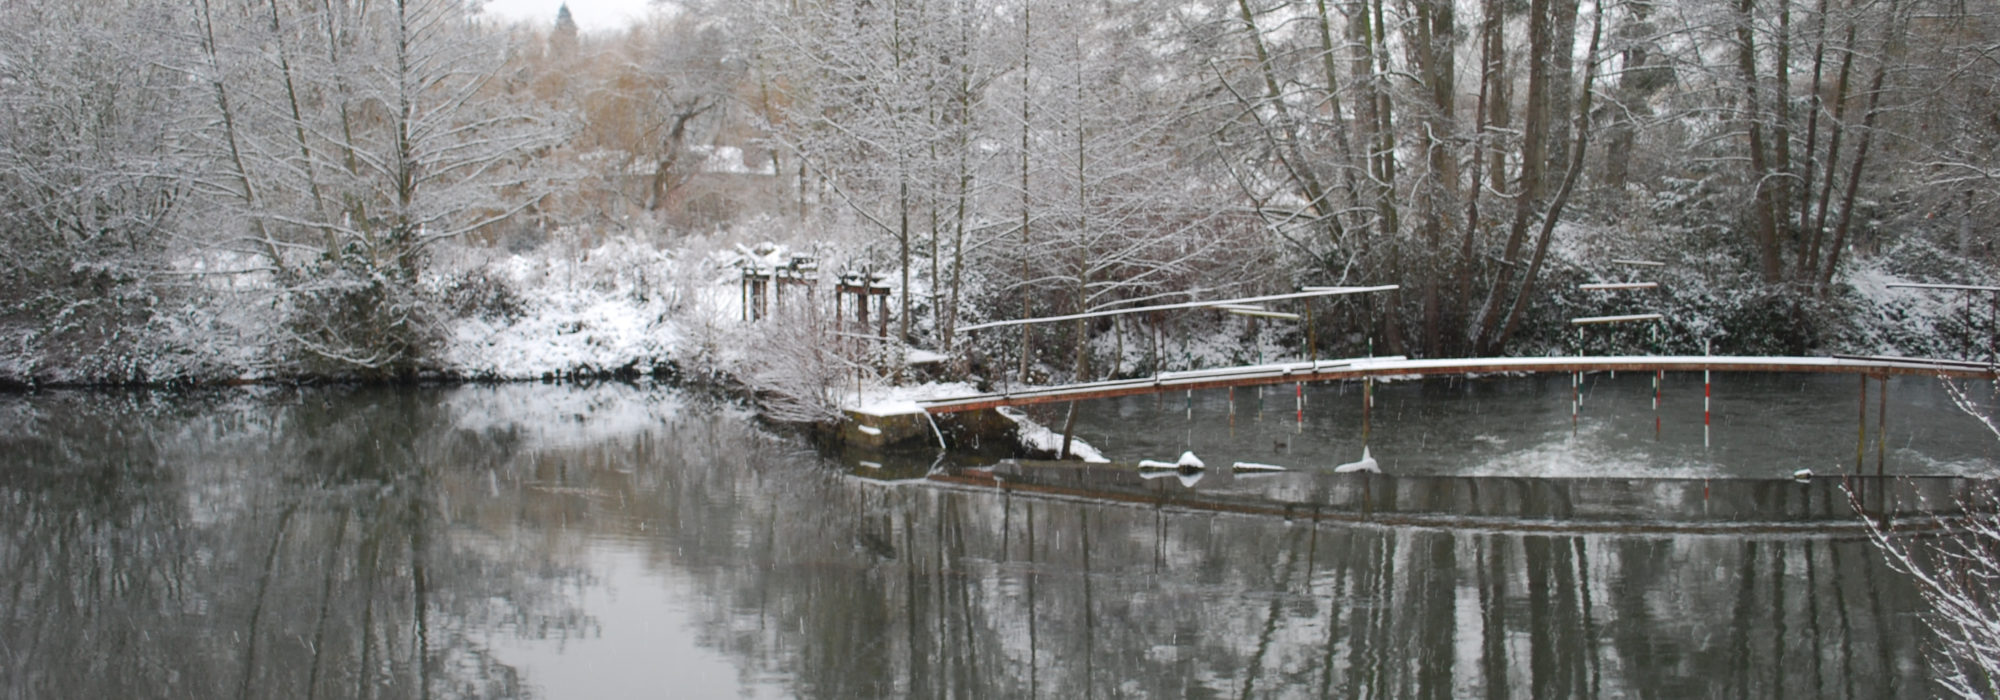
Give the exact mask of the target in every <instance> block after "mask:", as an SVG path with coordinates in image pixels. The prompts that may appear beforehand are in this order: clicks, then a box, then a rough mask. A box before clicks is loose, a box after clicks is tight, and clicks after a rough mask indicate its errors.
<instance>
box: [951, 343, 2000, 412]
mask: <svg viewBox="0 0 2000 700" xmlns="http://www.w3.org/2000/svg"><path fill="white" fill-rule="evenodd" d="M1610 371H1625V372H1699V371H1713V372H1805V373H1819V374H1859V375H1865V376H1874V377H1883V376H1892V375H1897V376H1932V377H1951V378H1956V379H2000V373H1996V367H1995V366H1994V365H1982V364H1976V363H1970V362H1960V361H1955V360H1928V359H1921V358H1856V357H1784V358H1780V357H1716V356H1706V355H1699V356H1682V357H1636V356H1635V357H1528V358H1462V359H1448V360H1406V359H1400V358H1397V359H1386V360H1383V359H1377V360H1369V359H1356V360H1328V361H1322V362H1317V363H1306V362H1301V363H1297V364H1293V365H1266V366H1259V367H1245V368H1241V370H1240V371H1232V370H1207V371H1203V372H1194V373H1186V374H1180V375H1174V374H1169V375H1161V376H1159V377H1152V378H1140V379H1127V380H1118V381H1110V382H1092V383H1090V384H1079V385H1070V386H1053V387H1044V388H1039V389H1029V390H1023V391H1019V392H1004V393H996V394H976V395H970V396H956V397H939V398H935V399H930V400H926V401H919V402H918V404H919V405H921V406H923V407H924V410H926V411H929V412H930V413H933V414H939V413H956V412H959V411H974V410H980V409H986V408H996V407H1000V406H1027V405H1033V404H1043V403H1057V402H1063V401H1079V400H1085V399H1102V398H1115V397H1119V396H1137V395H1142V394H1153V393H1159V392H1164V391H1191V390H1195V389H1221V388H1225V387H1234V386H1259V385H1270V384H1289V383H1293V382H1323V381H1337V380H1343V379H1360V378H1364V377H1397V376H1438V375H1466V374H1530V373H1559V372H1610Z"/></svg>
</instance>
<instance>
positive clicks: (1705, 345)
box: [1701, 339, 1715, 450]
mask: <svg viewBox="0 0 2000 700" xmlns="http://www.w3.org/2000/svg"><path fill="white" fill-rule="evenodd" d="M1701 354H1703V355H1705V356H1709V357H1714V356H1715V340H1714V339H1706V340H1703V341H1701ZM1714 396H1715V385H1714V384H1713V383H1711V382H1710V378H1709V371H1708V370H1706V369H1704V370H1702V371H1701V448H1702V449H1704V450H1706V449H1708V425H1709V415H1710V414H1709V399H1711V398H1712V397H1714Z"/></svg>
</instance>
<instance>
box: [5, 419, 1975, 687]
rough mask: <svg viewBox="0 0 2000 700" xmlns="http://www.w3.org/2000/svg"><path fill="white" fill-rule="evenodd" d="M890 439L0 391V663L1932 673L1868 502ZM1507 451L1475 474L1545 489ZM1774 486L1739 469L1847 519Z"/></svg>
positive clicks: (749, 672)
mask: <svg viewBox="0 0 2000 700" xmlns="http://www.w3.org/2000/svg"><path fill="white" fill-rule="evenodd" d="M1413 386H1414V385H1413ZM1521 386H1522V387H1523V388H1522V389H1519V390H1515V393H1518V394H1522V395H1528V396H1535V395H1536V392H1538V391H1540V390H1539V389H1537V388H1534V387H1533V386H1532V385H1530V384H1522V385H1521ZM1565 386H1566V385H1565ZM1421 391H1422V390H1421V389H1419V390H1418V394H1417V395H1416V396H1412V397H1409V399H1408V401H1411V402H1414V400H1415V399H1416V398H1417V397H1418V396H1421ZM1501 393H1506V392H1505V391H1502V392H1501ZM1892 398H1893V397H1892ZM1400 400H1404V399H1399V401H1400ZM1406 405H1407V404H1406ZM1563 410H1564V411H1566V410H1567V408H1566V405H1565V406H1564V408H1563ZM1894 415H1895V414H1893V413H1892V419H1893V416H1894ZM1566 418H1567V417H1566V416H1564V419H1565V422H1566ZM1378 419H1379V418H1378ZM1392 423H1396V420H1395V419H1391V420H1390V421H1388V422H1383V423H1377V427H1376V429H1377V430H1378V431H1380V432H1378V433H1377V435H1378V436H1379V438H1378V439H1381V440H1384V441H1385V444H1393V441H1396V440H1406V439H1407V438H1396V437H1390V436H1391V435H1394V434H1395V433H1394V431H1395V430H1408V429H1409V427H1408V421H1407V419H1402V421H1401V423H1400V426H1401V427H1398V428H1391V427H1388V426H1389V425H1390V424H1392ZM1851 427H1852V426H1851V424H1842V425H1840V426H1835V428H1836V430H1835V431H1834V432H1836V433H1838V434H1842V435H1846V436H1848V437H1849V439H1851V437H1852V434H1851V433H1848V432H1845V431H1846V430H1847V429H1851ZM1461 432H1465V431H1461ZM1469 432H1471V433H1472V434H1474V435H1475V436H1476V435H1477V434H1481V433H1480V431H1469ZM1498 437H1500V439H1502V440H1506V441H1508V442H1507V443H1506V444H1509V445H1514V446H1515V447H1514V448H1513V449H1526V448H1525V447H1522V446H1521V445H1520V444H1519V443H1515V442H1513V441H1514V440H1517V439H1520V438H1516V437H1510V436H1504V435H1503V436H1498ZM1293 444H1294V445H1295V446H1297V445H1302V444H1303V443H1293ZM1432 444H1435V443H1432ZM1479 444H1487V443H1485V442H1481V443H1479ZM1848 444H1849V445H1850V446H1851V444H1852V443H1851V442H1850V443H1848ZM1343 447H1344V446H1343ZM1325 449H1327V450H1328V454H1332V453H1333V451H1334V449H1336V448H1335V447H1328V448H1325ZM1385 451H1386V450H1385ZM1396 452H1397V456H1398V459H1409V458H1411V457H1409V455H1411V454H1412V453H1413V450H1411V449H1409V448H1408V446H1407V445H1405V446H1404V447H1401V448H1398V449H1397V450H1396ZM929 459H930V457H929V456H925V457H924V458H923V460H924V461H926V462H927V461H928V460H929ZM1466 459H1470V458H1453V457H1449V456H1439V457H1435V458H1432V461H1433V462H1435V463H1440V464H1443V463H1451V462H1454V461H1465V460H1466ZM1950 459H1957V458H1956V457H1952V458H1950ZM888 461H889V466H887V467H884V468H882V469H874V468H870V467H853V466H846V465H843V464H841V463H839V460H833V461H829V460H827V459H825V458H822V457H821V456H819V455H818V454H816V453H813V452H811V451H809V450H808V449H806V448H804V447H802V446H801V445H800V444H799V443H797V442H795V441H791V440H786V439H780V438H774V437H771V436H769V435H768V434H767V433H765V432H763V431H762V430H760V429H759V428H757V427H756V426H755V425H754V424H753V423H752V422H751V421H749V420H748V419H747V418H746V417H745V416H744V414H743V412H742V411H741V410H740V409H735V408H730V407H727V406H723V405H717V404H715V403H712V402H708V401H706V400H702V399H696V398H690V397H688V396H685V395H683V394H679V393H676V392H674V391H671V390H667V389H660V388H652V387H633V386H627V385H601V386H594V387H577V386H550V385H508V386H494V387H485V386H472V387H459V388H437V389H416V390H410V389H404V390H385V389H344V388H322V389H300V390H276V389H259V390H230V391H212V392H195V393H181V394H151V393H84V392H46V393H40V394H34V395H6V396H0V695H4V696H7V697H63V698H84V697H190V698H228V697H287V698H350V697H369V698H416V697H425V696H429V697H514V696H533V697H555V698H615V697H673V698H711V697H712V698H734V697H829V698H876V697H923V698H937V697H962V698H985V697H1060V698H1085V697H1172V698H1181V697H1325V696H1338V697H1368V698H1406V697H1439V698H1444V697H1489V698H1502V697H1506V698H1559V697H1621V696H1623V697H1718V698H1759V697H1825V698H1882V697H1928V696H1930V695H1931V692H1930V688H1929V687H1928V686H1927V685H1926V683H1927V681H1926V678H1927V673H1926V671H1925V667H1924V664H1923V650H1922V646H1921V644H1922V642H1921V640H1922V638H1923V637H1922V634H1923V632H1922V627H1921V622H1920V620H1919V619H1918V618H1917V612H1918V611H1919V610H1920V609H1921V601H1919V600H1918V598H1917V596H1916V594H1915V592H1914V591H1913V590H1912V589H1911V588H1910V587H1909V585H1908V584H1907V583H1906V582H1905V581H1904V579H1903V578H1901V577H1900V576H1898V575H1897V574H1895V573H1894V572H1892V571H1890V570H1889V569H1887V568H1886V567H1884V566H1883V565H1882V563H1881V560H1880V557H1879V556H1878V555H1877V554H1876V553H1875V552H1874V551H1873V550H1872V548H1871V546H1870V545H1869V544H1868V543H1867V542H1866V541H1864V540H1862V539H1859V538H1857V537H1856V536H1855V534H1854V532H1853V530H1852V529H1851V528H1850V529H1845V530H1840V529H1835V530H1829V531H1819V530H1814V529H1806V530H1764V529H1756V528H1747V529H1743V530H1741V531H1737V530H1732V529H1728V528H1724V529H1720V530H1715V531H1703V530H1700V529H1685V528H1680V527H1678V526H1675V527H1665V528H1645V527H1636V528H1635V527H1624V526H1608V527H1582V528H1577V529H1574V530H1565V529H1563V528H1562V527H1561V526H1556V527H1553V528H1544V529H1537V528H1536V527H1522V526H1515V525H1509V524H1508V522H1509V521H1508V520H1507V519H1505V518H1502V519H1501V520H1499V521H1494V522H1486V523H1484V524H1473V525H1464V524H1453V523H1450V522H1447V521H1436V522H1428V523H1419V524H1414V525H1412V524H1400V525H1399V524H1397V523H1396V522H1393V521H1382V520H1376V521H1356V520H1353V519H1345V520H1343V519H1338V518H1328V519H1317V518H1318V515H1319V514H1318V513H1317V512H1315V513H1312V514H1308V513H1307V510H1311V509H1316V508H1318V507H1319V506H1318V505H1317V504H1322V503H1324V504H1327V505H1326V506H1325V507H1326V508H1328V509H1337V508H1345V507H1348V506H1347V505H1343V504H1347V503H1348V501H1343V500H1341V499H1344V498H1349V496H1347V495H1343V494H1350V492H1351V491H1352V490H1353V489H1354V488H1357V484H1363V485H1362V486H1359V488H1365V489H1369V491H1368V493H1367V495H1368V497H1369V498H1372V499H1376V500H1380V499H1381V498H1383V497H1384V496H1383V495H1382V494H1384V493H1390V494H1406V495H1404V496H1401V497H1400V498H1401V500H1399V501H1396V502H1397V503H1400V504H1402V505H1403V506H1407V507H1411V508H1414V507H1416V506H1413V505H1411V504H1413V503H1416V502H1417V501H1419V500H1422V499H1419V498H1418V497H1417V496H1416V495H1407V494H1414V493H1417V492H1416V491H1411V490H1410V489H1417V490H1418V491H1421V492H1423V493H1435V492H1436V489H1439V488H1450V489H1459V490H1460V491H1462V490H1463V488H1466V487H1460V486H1450V485H1448V484H1447V482H1446V481H1424V480H1421V479H1417V480H1403V481H1397V480H1396V478H1395V477H1382V479H1383V481H1379V482H1355V481H1352V480H1351V478H1350V477H1347V476H1344V475H1343V476H1340V477H1335V476H1333V475H1310V474H1307V475H1290V476H1281V477H1276V478H1270V479H1267V480H1265V481H1262V482H1254V480H1251V479H1248V478H1247V477H1239V478H1238V479H1231V478H1228V477H1226V476H1218V477H1217V478H1216V479H1214V480H1211V481H1208V482H1204V483H1202V484H1197V488H1195V489H1188V488H1187V487H1184V486H1181V485H1180V484H1179V483H1177V482H1176V481H1175V480H1173V479H1167V480H1150V481H1142V480H1138V479H1137V477H1136V476H1135V475H1131V474H1129V473H1123V474H1112V475H1104V476H1100V477H1093V476H1091V474H1092V472H1091V471H1090V470H1074V469H1072V470H1070V471H1061V470H1059V469H1055V468H1043V469H1044V471H1048V472H1049V473H1052V474H1055V476H1052V477H1049V478H1050V479H1053V481H1050V482H1049V483H1052V484H1056V487H1049V488H1043V489H1039V490H1037V489H1032V488H1016V487H1014V486H1004V487H989V486H984V485H982V483H991V482H994V481H995V480H996V479H999V480H1003V481H1004V479H1005V478H1016V479H1026V478H1027V476H1028V472H1030V471H1033V470H1034V469H1037V468H1036V467H1017V466H1007V465H1003V466H1001V467H998V468H995V469H993V470H991V471H985V470H971V471H963V470H950V469H948V470H945V471H943V472H941V474H942V475H944V476H947V477H950V478H948V479H898V478H896V477H897V476H898V475H912V474H914V475H921V474H923V473H924V470H923V469H922V468H921V467H922V465H918V466H919V468H917V469H915V470H913V471H901V470H899V468H898V465H899V464H901V465H904V467H905V468H907V465H908V463H907V462H897V461H895V460H888ZM1944 461H1949V460H1944ZM1385 463H1387V460H1385ZM1010 470H1012V471H1010ZM857 473H860V474H869V475H871V476H872V477H874V478H865V477H862V476H856V474H857ZM1008 475H1011V476H1008ZM954 479H955V480H954ZM982 479H983V480H985V481H984V482H982ZM1697 481H1698V480H1697ZM1239 482H1240V483H1239ZM1253 482H1254V483H1256V484H1258V485H1256V486H1255V487H1254V488H1252V485H1253ZM1513 483H1514V484H1515V485H1514V486H1509V485H1507V484H1508V482H1507V480H1486V481H1477V484H1479V488H1487V489H1500V490H1503V491H1504V490H1506V489H1510V488H1514V489H1517V490H1519V489H1525V491H1521V492H1523V493H1540V491H1536V489H1540V488H1542V487H1540V486H1535V485H1534V484H1539V483H1542V482H1540V481H1537V480H1524V481H1517V482H1513ZM1674 483H1678V485H1671V486H1660V485H1659V484H1674ZM1695 483H1696V481H1683V482H1658V483H1655V484H1651V485H1648V482H1640V481H1629V482H1628V481H1619V480H1603V481H1592V482H1575V483H1572V484H1571V485H1570V486H1565V487H1563V488H1559V489H1556V490H1555V491H1552V492H1550V493H1556V494H1557V495H1554V496H1532V497H1525V496H1524V497H1522V498H1524V499H1526V500H1525V501H1523V502H1530V501H1532V502H1542V501H1546V500H1549V499H1555V500H1561V501H1565V502H1575V503H1583V502H1590V503H1597V502H1599V501H1603V502H1605V503H1612V504H1616V503H1620V502H1626V501H1630V502H1632V503H1635V504H1639V505H1641V506H1644V507H1648V508H1654V509H1658V510H1660V511H1661V512H1663V513H1664V512H1666V511H1671V510H1674V509H1690V508H1697V507H1701V506H1699V504H1698V503H1697V502H1696V501H1694V500H1690V499H1693V498H1694V496H1693V495H1692V494H1693V493H1694V489H1695V486H1694V484H1695ZM1783 483H1787V482H1774V483H1772V484H1763V485H1758V486H1756V487H1755V489H1753V491H1755V492H1756V493H1768V494H1776V495H1774V496H1757V497H1755V498H1751V500H1749V501H1745V502H1746V503H1753V504H1754V503H1763V502H1765V501H1760V500H1756V499H1757V498H1778V499H1780V500H1783V499H1794V501H1795V502H1800V503H1806V504H1807V505H1806V506H1802V508H1804V510H1799V511H1798V512H1801V513H1804V512H1808V511H1810V512H1821V513H1834V512H1835V511H1831V510H1827V509H1826V506H1825V502H1826V499H1827V498H1828V497H1827V496H1826V495H1825V494H1826V493H1827V492H1826V491H1825V490H1824V489H1821V490H1819V491H1816V492H1814V493H1818V494H1819V495H1816V496H1815V495H1811V494H1809V493H1807V492H1806V491H1786V490H1784V488H1785V487H1783V486H1780V485H1778V484H1783ZM1065 484H1067V485H1065ZM1231 484H1235V486H1231ZM1366 484H1380V486H1368V485H1366ZM1397 484H1403V485H1402V486H1397ZM1412 484H1415V485H1416V486H1411V485H1412ZM1425 484H1429V485H1425ZM1437 484H1447V486H1437ZM1496 484H1497V485H1496ZM1057 487H1060V488H1057ZM1721 488H1724V487H1718V489H1721ZM1564 489H1581V490H1564ZM1457 492H1458V491H1453V493H1457ZM1600 492H1601V493H1600ZM1135 493H1136V494H1139V495H1137V496H1133V495H1132V494H1135ZM1148 493H1151V494H1179V496H1175V497H1174V498H1166V497H1161V498H1151V497H1149V496H1147V495H1146V494H1148ZM1189 494H1192V495H1198V496H1201V497H1202V498H1209V497H1210V496H1209V495H1208V494H1215V496H1214V498H1215V499H1221V500H1223V501H1228V502H1230V503H1249V504H1252V505H1255V504H1259V503H1263V504H1283V505H1282V506H1272V507H1261V506H1260V507H1243V508H1237V507H1234V506H1231V507H1210V506H1207V505H1203V503H1206V501H1202V502H1199V503H1198V502H1194V501H1183V500H1177V499H1179V498H1180V497H1181V496H1188V495H1189ZM1592 494H1596V495H1592ZM1606 494H1608V495H1606ZM1632 494H1637V495H1632ZM1716 498H1717V499H1721V498H1722V497H1721V496H1720V495H1718V496H1716ZM1231 499H1235V500H1231ZM1538 499H1539V500H1538ZM1621 499H1624V500H1621ZM1813 499H1818V500H1817V501H1815V500H1813ZM1479 501H1480V499H1474V500H1473V501H1471V502H1479ZM1794 501H1786V502H1794ZM1425 502H1426V503H1431V505H1430V506H1428V507H1429V508H1430V509H1431V510H1434V511H1435V510H1442V511H1443V512H1447V513H1448V512H1449V511H1451V510H1452V508H1453V507H1452V506H1450V505H1449V503H1450V502H1449V500H1448V499H1446V500H1438V499H1432V500H1430V501H1425ZM1301 504H1305V505H1301ZM1788 507H1789V506H1788ZM1370 508H1371V509H1372V508H1374V506H1370ZM1816 509H1817V510H1816ZM1753 510H1755V509H1753ZM1329 512H1330V511H1329ZM1732 517H1734V516H1732ZM1745 517H1747V516H1745ZM1597 519H1598V520H1603V518H1597ZM1668 519H1669V520H1671V519H1672V518H1668ZM1517 525H1518V523H1517Z"/></svg>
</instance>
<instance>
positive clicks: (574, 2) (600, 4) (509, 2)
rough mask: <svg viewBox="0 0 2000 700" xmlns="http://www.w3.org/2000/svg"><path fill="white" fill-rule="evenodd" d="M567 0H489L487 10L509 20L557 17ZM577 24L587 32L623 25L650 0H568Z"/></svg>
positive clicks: (551, 19)
mask: <svg viewBox="0 0 2000 700" xmlns="http://www.w3.org/2000/svg"><path fill="white" fill-rule="evenodd" d="M564 1H565V0H490V1H489V2H487V3H486V13H487V14H490V15H494V16H496V17H500V18H502V19H506V20H509V21H514V20H521V21H527V22H548V23H550V24H551V25H553V24H554V23H555V21H556V8H558V7H562V4H563V2H564ZM567 1H568V2H569V14H570V16H571V17H574V18H576V26H577V28H578V29H582V30H583V31H586V32H592V31H603V30H606V29H613V30H615V29H624V28H625V27H626V26H628V25H630V24H632V23H633V22H636V21H638V19H639V18H641V17H644V16H645V15H646V13H647V12H648V11H649V8H650V6H651V5H652V2H651V0H567Z"/></svg>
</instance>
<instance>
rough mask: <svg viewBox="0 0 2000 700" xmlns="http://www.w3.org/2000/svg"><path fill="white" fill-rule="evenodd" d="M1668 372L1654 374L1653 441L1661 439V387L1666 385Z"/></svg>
mask: <svg viewBox="0 0 2000 700" xmlns="http://www.w3.org/2000/svg"><path fill="white" fill-rule="evenodd" d="M1666 379H1667V371H1666V370H1655V371H1654V372H1653V439H1654V440H1658V439H1660V385H1661V384H1664V383H1666Z"/></svg>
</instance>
